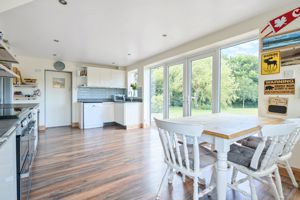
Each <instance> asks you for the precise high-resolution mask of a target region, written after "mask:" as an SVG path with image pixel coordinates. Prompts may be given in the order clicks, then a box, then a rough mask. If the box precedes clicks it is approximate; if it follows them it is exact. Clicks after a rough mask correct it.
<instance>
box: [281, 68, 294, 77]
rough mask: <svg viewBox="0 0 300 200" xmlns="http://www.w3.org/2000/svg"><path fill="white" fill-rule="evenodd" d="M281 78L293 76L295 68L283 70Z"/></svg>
mask: <svg viewBox="0 0 300 200" xmlns="http://www.w3.org/2000/svg"><path fill="white" fill-rule="evenodd" d="M283 78H295V70H292V69H291V70H286V71H284V72H283Z"/></svg>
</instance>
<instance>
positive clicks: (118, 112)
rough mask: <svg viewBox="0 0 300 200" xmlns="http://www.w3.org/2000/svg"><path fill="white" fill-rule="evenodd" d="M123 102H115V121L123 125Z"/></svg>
mask: <svg viewBox="0 0 300 200" xmlns="http://www.w3.org/2000/svg"><path fill="white" fill-rule="evenodd" d="M124 108H125V103H115V122H117V123H118V124H121V125H125V120H124V115H125V109H124Z"/></svg>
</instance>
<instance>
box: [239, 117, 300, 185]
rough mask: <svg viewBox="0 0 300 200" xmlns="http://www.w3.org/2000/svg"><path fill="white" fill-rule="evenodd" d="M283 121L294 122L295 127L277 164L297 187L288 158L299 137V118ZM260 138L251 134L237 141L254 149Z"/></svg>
mask: <svg viewBox="0 0 300 200" xmlns="http://www.w3.org/2000/svg"><path fill="white" fill-rule="evenodd" d="M284 123H295V124H296V126H297V129H296V130H295V131H294V132H293V133H292V134H290V137H289V139H288V142H287V144H286V145H285V147H284V149H283V152H282V154H281V155H280V156H279V158H278V165H279V166H280V167H283V168H285V169H286V171H287V172H288V175H289V177H290V179H291V181H292V184H293V186H294V187H296V188H298V187H299V185H298V183H297V181H296V178H295V176H294V173H293V170H292V168H291V165H290V163H289V159H290V158H291V157H292V153H293V149H294V147H295V145H296V144H297V142H298V141H299V139H300V118H293V119H287V120H285V122H284ZM260 140H261V138H260V137H257V136H251V137H249V138H245V139H243V140H241V141H239V143H241V144H242V145H243V146H247V147H250V148H253V149H256V148H257V146H258V144H259V141H260ZM269 143H270V142H267V146H268V145H269Z"/></svg>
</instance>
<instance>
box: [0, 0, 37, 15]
mask: <svg viewBox="0 0 300 200" xmlns="http://www.w3.org/2000/svg"><path fill="white" fill-rule="evenodd" d="M31 1H33V0H1V6H0V13H1V12H4V11H7V10H10V9H12V8H15V7H18V6H21V5H23V4H26V3H29V2H31Z"/></svg>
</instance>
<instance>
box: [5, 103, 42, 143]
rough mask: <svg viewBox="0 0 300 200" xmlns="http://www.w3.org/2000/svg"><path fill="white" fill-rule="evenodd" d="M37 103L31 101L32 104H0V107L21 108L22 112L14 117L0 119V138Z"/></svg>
mask: <svg viewBox="0 0 300 200" xmlns="http://www.w3.org/2000/svg"><path fill="white" fill-rule="evenodd" d="M38 105H39V104H38V103H32V104H0V109H1V108H23V109H24V110H22V112H21V113H20V114H19V115H18V116H17V118H16V119H0V139H1V138H2V136H3V135H4V134H5V133H6V132H7V131H9V129H11V128H12V127H13V126H15V125H16V124H17V123H18V121H19V119H20V118H21V117H22V116H24V115H26V114H27V113H28V112H29V111H30V110H32V109H34V108H36V107H37V106H38Z"/></svg>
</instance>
